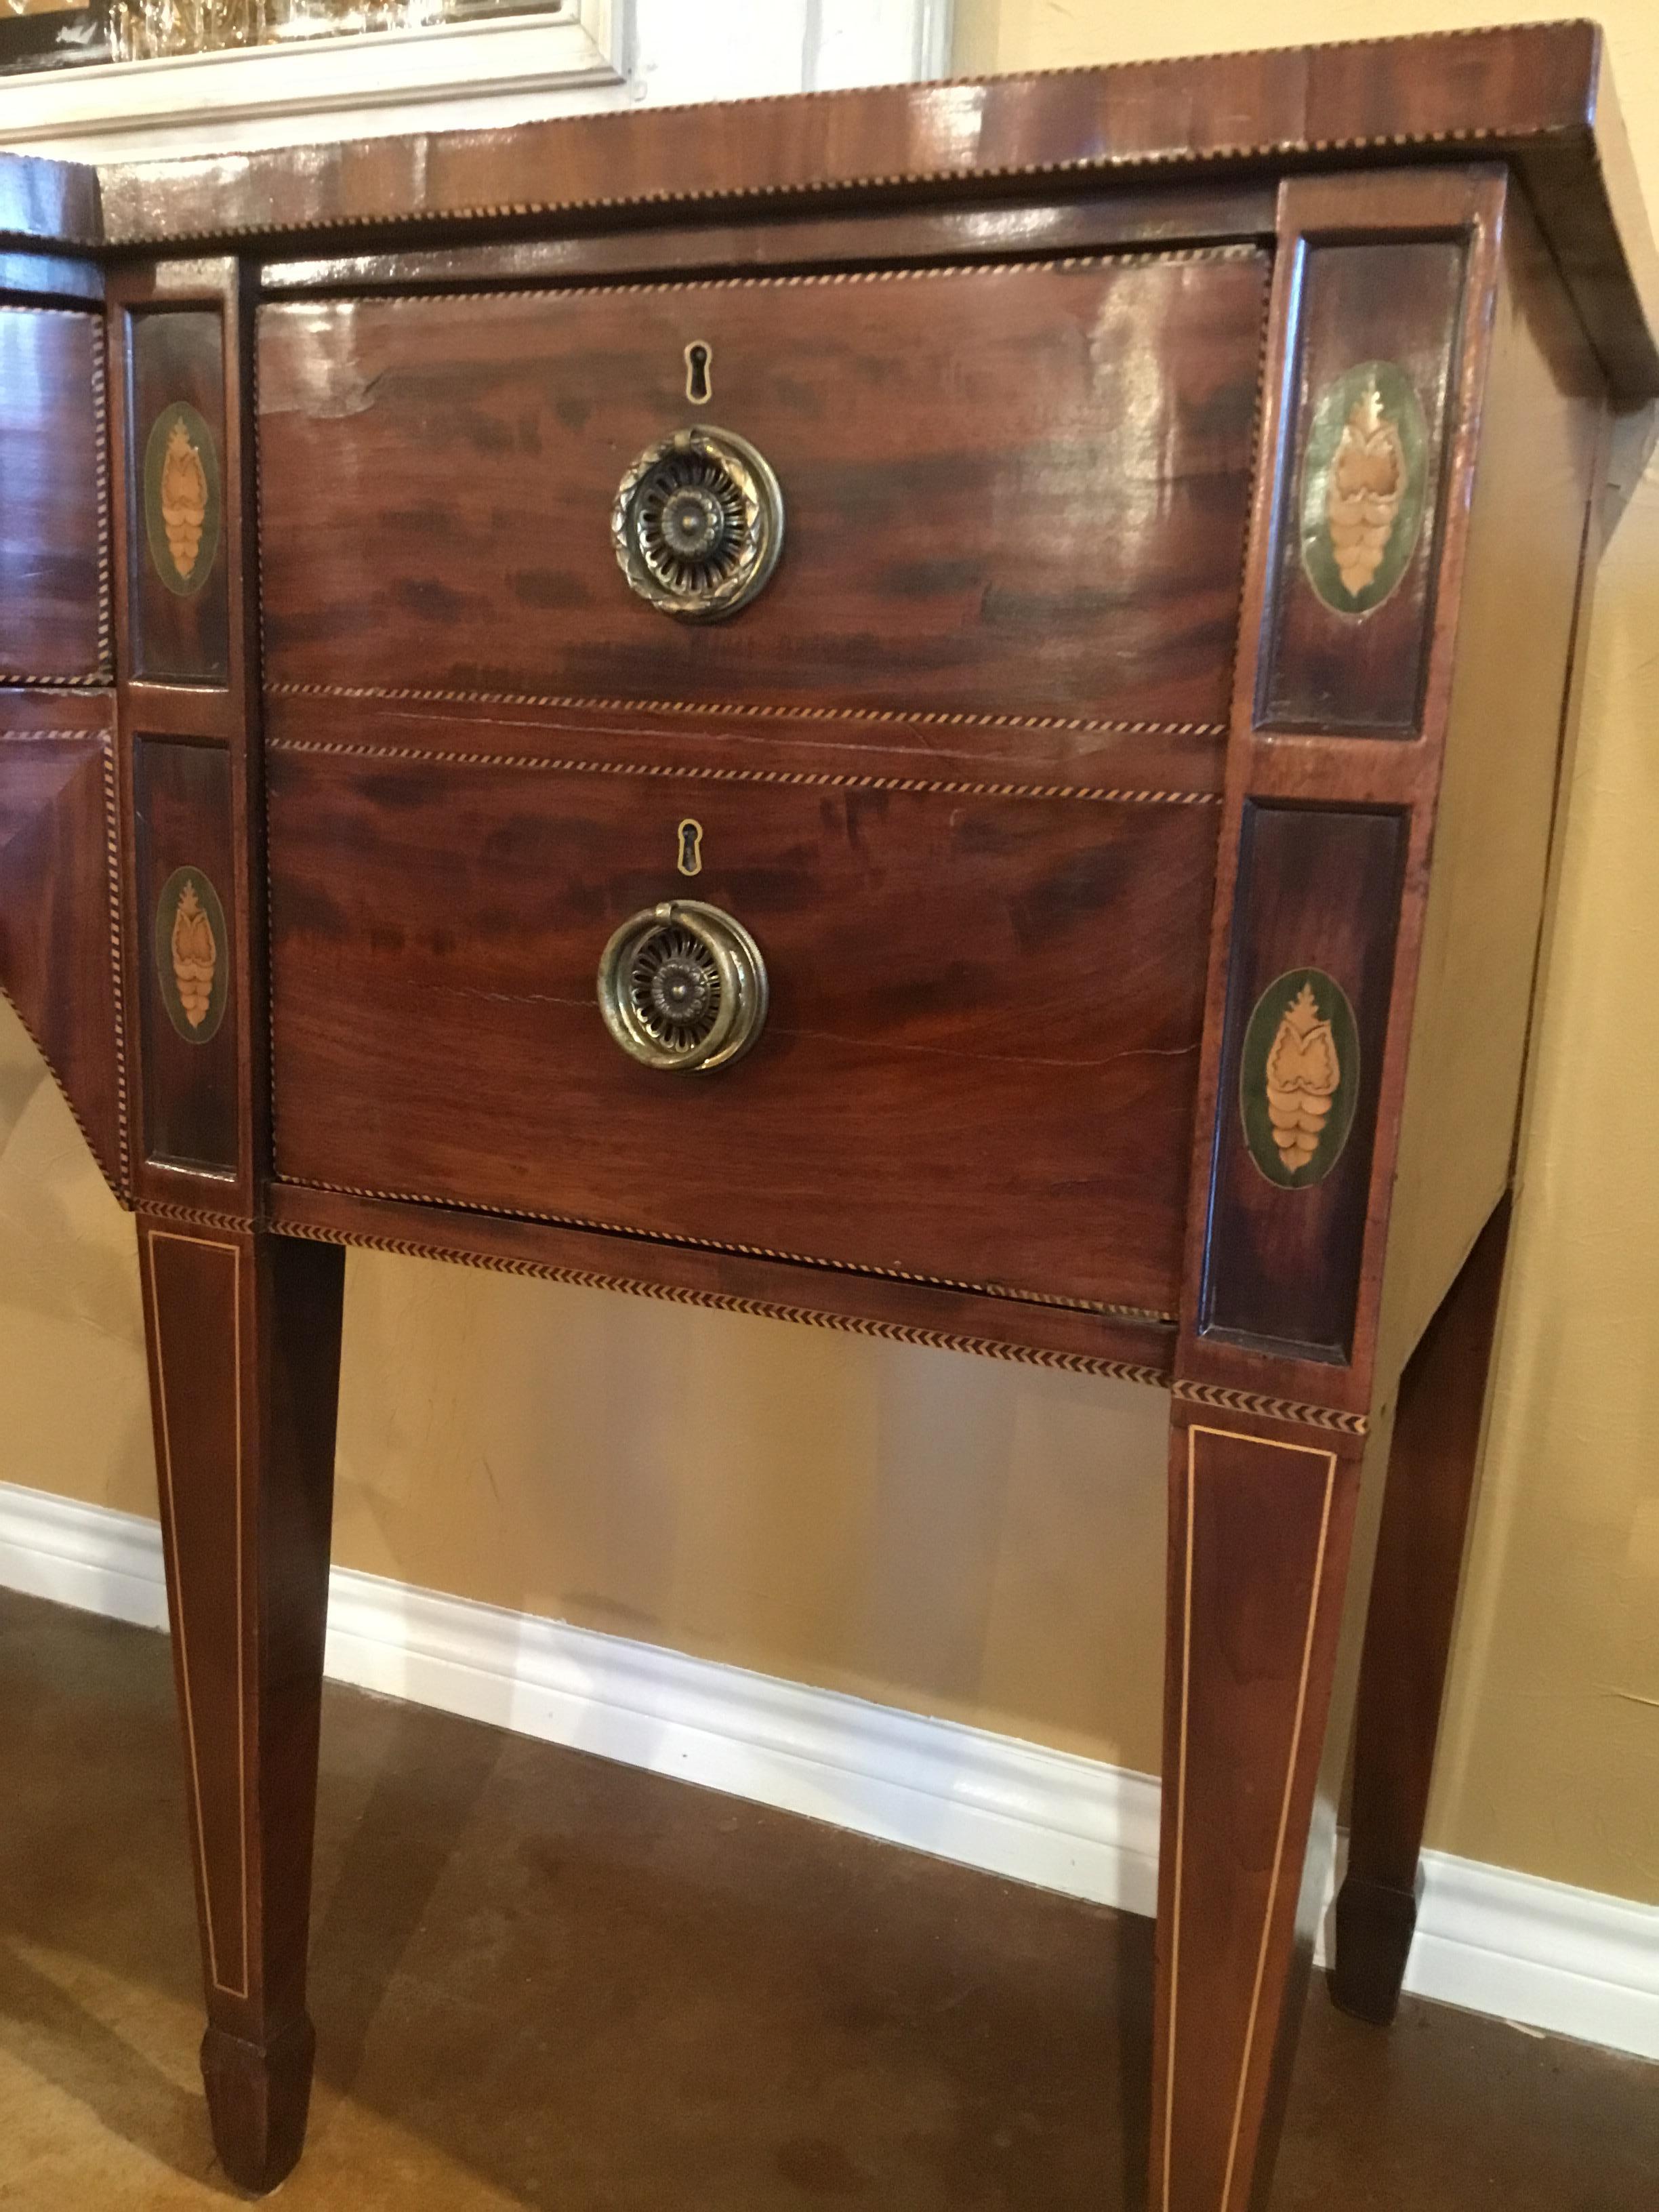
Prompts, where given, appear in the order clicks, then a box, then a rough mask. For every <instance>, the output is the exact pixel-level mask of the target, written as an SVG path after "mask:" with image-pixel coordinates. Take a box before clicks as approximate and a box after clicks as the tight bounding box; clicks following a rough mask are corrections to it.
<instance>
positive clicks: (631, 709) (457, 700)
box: [264, 681, 1228, 798]
mask: <svg viewBox="0 0 1659 2212" xmlns="http://www.w3.org/2000/svg"><path fill="white" fill-rule="evenodd" d="M264 692H265V696H266V698H267V699H373V700H384V701H385V702H386V703H387V704H388V705H392V706H396V705H398V704H400V703H401V704H404V705H408V706H454V707H531V708H537V707H540V708H556V709H561V710H566V711H569V712H572V713H577V714H582V713H586V714H696V715H702V716H704V717H706V718H708V717H712V718H714V719H716V720H719V719H723V718H726V717H728V716H729V717H730V718H731V719H732V720H733V721H739V720H740V721H751V722H752V721H794V722H870V723H873V724H878V725H881V726H897V727H900V728H917V729H994V730H1058V731H1061V732H1073V731H1078V732H1083V733H1085V735H1089V736H1097V737H1123V738H1225V736H1226V735H1227V730H1228V726H1227V724H1226V723H1225V722H1125V721H1096V720H1090V719H1089V718H1088V717H1087V716H1070V715H1064V714H966V713H957V712H954V711H952V710H951V709H950V708H924V709H921V710H920V711H917V710H913V709H910V708H902V707H779V706H775V705H774V704H772V703H771V702H761V701H757V702H731V701H724V700H719V701H707V700H702V699H601V698H589V697H585V696H582V695H580V693H574V692H558V691H546V692H540V691H463V690H436V689H422V688H418V687H416V686H415V685H403V684H291V683H283V682H282V681H276V682H273V683H269V684H266V685H265V687H264ZM1214 795H1215V796H1219V794H1218V793H1217V794H1214ZM1203 796H1205V797H1206V798H1208V797H1210V796H1212V794H1210V793H1204V794H1203Z"/></svg>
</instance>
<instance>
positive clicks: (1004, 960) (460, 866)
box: [267, 702, 1217, 1312]
mask: <svg viewBox="0 0 1659 2212" xmlns="http://www.w3.org/2000/svg"><path fill="white" fill-rule="evenodd" d="M298 720H299V718H298V717H297V716H296V717H294V718H291V725H290V726H293V724H294V723H295V722H297V721H298ZM301 726H303V729H304V731H305V732H306V734H305V735H304V736H296V737H295V738H292V739H288V738H280V739H277V740H276V741H274V742H272V743H271V744H270V748H269V757H268V763H267V779H268V792H269V798H270V823H271V829H270V861H271V877H272V907H271V934H272V963H273V994H274V1012H275V1024H274V1026H275V1039H274V1052H275V1063H274V1064H275V1074H276V1096H277V1102H278V1103H277V1111H276V1164H277V1170H278V1172H279V1174H280V1175H281V1176H283V1177H285V1178H288V1179H291V1180H295V1181H299V1182H317V1183H323V1184H331V1185H336V1186H342V1187H345V1188H362V1189H369V1190H379V1191H385V1192H389V1193H392V1194H403V1195H407V1196H411V1197H417V1198H430V1199H435V1200H442V1201H446V1202H448V1203H452V1204H457V1205H471V1206H490V1207H499V1208H502V1209H506V1210H508V1211H512V1212H529V1213H540V1214H548V1215H552V1216H556V1217H561V1218H568V1219H573V1220H580V1221H586V1222H591V1223H595V1224H598V1225H608V1226H611V1227H616V1228H619V1229H624V1230H627V1231H632V1232H635V1233H638V1234H642V1235H647V1236H652V1235H655V1236H662V1237H681V1238H686V1239H695V1240H700V1241H704V1242H708V1243H716V1244H721V1245H727V1246H739V1247H750V1248H754V1249H757V1250H761V1251H765V1252H770V1253H774V1254H778V1255H796V1256H800V1257H804V1258H806V1259H810V1260H816V1261H823V1262H825V1263H829V1264H834V1265H840V1266H850V1267H867V1268H872V1269H881V1270H893V1271H897V1272H901V1273H908V1274H913V1275H916V1276H919V1277H925V1278H927V1279H938V1280H945V1281H951V1282H958V1283H963V1284H969V1285H986V1286H990V1287H996V1288H1003V1289H1006V1290H1008V1291H1012V1292H1015V1293H1028V1294H1036V1295H1042V1296H1055V1297H1066V1298H1071V1299H1075V1300H1078V1301H1080V1302H1084V1303H1089V1304H1093V1303H1103V1304H1126V1305H1129V1306H1133V1307H1135V1308H1137V1309H1147V1310H1154V1311H1158V1312H1169V1311H1171V1310H1173V1307H1174V1304H1175V1300H1176V1289H1177V1279H1178V1272H1179V1260H1180V1244H1181V1233H1182V1215H1183V1195H1184V1185H1185V1166H1186V1161H1187V1158H1188V1146H1189V1144H1190V1137H1191V1127H1192V1112H1193V1095H1194V1084H1195V1080H1196V1071H1197V1060H1198V1042H1199V1034H1200V1023H1201V1018H1202V1006H1203V990H1204V970H1205V946H1206V931H1207V926H1208V920H1209V912H1210V904H1211V896H1212V873H1213V866H1214V846H1215V835H1216V816H1217V810H1216V809H1215V808H1213V807H1212V806H1209V805H1172V804H1167V803H1166V804H1148V805H1133V804H1105V803H1097V802H1094V801H1087V800H1077V799H1002V798H997V797H993V796H988V795H981V796H977V797H965V796H964V797H950V796H946V795H944V794H942V793H927V792H918V791H904V790H900V789H894V790H851V791H849V790H845V789H839V788H836V787H834V786H833V784H832V782H831V781H830V779H829V778H824V779H817V778H814V777H802V778H800V779H799V783H797V782H795V781H793V780H791V781H777V782H773V781H768V780H767V777H766V775H765V773H764V771H763V770H757V771H756V772H754V773H753V774H752V775H745V776H739V777H733V778H732V779H731V780H730V781H725V780H722V781H676V780H675V779H674V778H673V777H672V776H658V777H654V778H653V777H643V776H641V775H637V774H633V775H629V774H626V773H624V774H610V773H606V772H605V769H604V767H603V764H602V759H601V760H600V761H599V762H596V763H595V766H594V769H593V772H592V773H575V772H572V771H571V770H570V769H568V768H566V767H560V766H557V765H555V764H552V763H550V764H548V765H545V766H541V767H538V766H537V765H535V764H534V763H530V762H525V763H522V764H520V765H518V766H509V765H506V764H504V763H503V761H502V760H501V758H500V757H497V758H496V759H495V760H494V761H492V760H491V759H490V758H489V757H488V756H489V753H493V752H495V749H496V748H497V747H499V746H500V745H501V744H502V742H503V740H504V738H505V737H506V734H507V733H506V732H502V731H501V728H500V726H493V727H491V728H490V729H489V731H488V732H472V733H471V744H472V746H473V747H474V748H475V749H476V750H477V753H478V754H479V755H480V756H483V757H479V758H476V759H475V760H473V761H472V762H471V763H467V762H463V761H459V760H456V759H453V758H445V757H442V756H441V754H436V753H435V754H434V755H433V756H432V757H421V755H420V750H419V747H418V743H417V740H418V737H419V732H418V731H417V730H415V729H410V731H408V732H406V733H405V743H406V744H407V747H408V754H407V757H398V753H397V751H396V750H395V747H394V746H392V745H388V746H387V748H386V750H384V752H377V750H375V749H374V747H373V746H370V745H365V746H362V748H361V749H359V748H358V747H357V746H356V745H355V744H354V741H353V737H352V723H351V720H350V717H349V710H348V709H341V708H334V709H331V710H324V711H322V712H321V713H319V711H318V710H317V708H315V706H314V703H312V702H308V704H307V712H306V714H305V715H304V718H303V723H302V725H301ZM512 735H513V737H514V738H517V739H518V740H519V741H520V743H521V744H523V743H524V741H525V738H526V733H525V732H523V731H522V730H517V731H514V732H513V733H512ZM450 741H451V742H452V743H454V742H457V741H458V740H457V736H456V733H455V732H453V731H452V732H451V733H450ZM460 741H463V742H464V741H465V732H463V733H461V739H460ZM307 745H314V746H316V747H317V748H318V749H317V750H307ZM336 745H338V746H340V747H341V748H343V750H334V747H335V746H336ZM688 815H692V816H695V817H696V821H697V823H698V824H699V826H700V829H701V831H702V836H701V840H700V848H699V850H700V857H701V860H702V869H701V872H699V874H698V875H697V876H696V878H695V881H688V880H687V879H686V878H684V876H682V875H681V874H680V873H679V872H678V866H677V862H678V859H679V857H680V856H681V854H682V852H683V837H682V834H681V829H680V825H681V823H682V822H683V821H684V819H685V818H686V817H687V816H688ZM684 896H695V897H696V898H697V899H699V900H702V901H706V902H709V903H712V904H714V905H715V906H718V907H720V908H724V909H726V911H728V912H729V913H730V914H732V915H734V916H735V917H736V918H737V920H738V921H740V922H741V923H743V924H744V927H746V928H747V929H749V930H750V932H752V933H753V935H754V937H755V939H757V942H758V944H759V946H760V948H761V951H762V953H763V957H764V958H765V961H766V963H767V965H768V968H769V974H770V982H771V1005H770V1012H769V1018H768V1020H767V1024H766V1027H765V1030H764V1032H763V1035H762V1036H761V1037H760V1040H759V1042H758V1043H757V1044H756V1045H755V1046H754V1048H753V1049H752V1050H751V1051H750V1053H749V1054H748V1055H747V1057H746V1058H744V1059H743V1060H740V1061H739V1062H738V1063H737V1064H736V1065H735V1066H731V1067H729V1068H726V1069H724V1070H722V1071H720V1073H715V1074H710V1075H701V1074H686V1073H658V1072H655V1071H653V1070H651V1069H648V1068H645V1067H641V1066H638V1065H636V1064H635V1062H634V1061H633V1060H629V1058H628V1057H626V1056H625V1054H624V1053H623V1051H622V1050H621V1049H620V1048H619V1047H618V1045H617V1043H616V1042H613V1041H612V1039H611V1036H610V1035H609V1034H607V1031H606V1030H605V1024H604V1022H603V1021H602V1019H601V1017H600V1013H599V1005H598V1001H597V994H596V976H597V970H598V964H599V957H600V954H601V951H603V949H604V947H605V943H606V940H607V939H609V937H610V936H611V933H612V931H613V930H615V929H616V928H617V927H618V925H619V924H621V923H622V922H623V921H625V920H626V919H627V918H628V917H629V915H632V914H634V913H635V911H636V910H638V909H641V908H648V907H651V906H653V905H654V904H656V903H657V902H659V901H662V900H666V899H670V898H674V897H684Z"/></svg>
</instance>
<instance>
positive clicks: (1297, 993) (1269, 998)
mask: <svg viewBox="0 0 1659 2212" xmlns="http://www.w3.org/2000/svg"><path fill="white" fill-rule="evenodd" d="M1358 1089H1359V1038H1358V1030H1357V1029H1356V1027H1355V1024H1354V1018H1353V1009H1352V1006H1350V1005H1349V1003H1348V999H1347V994H1346V992H1344V991H1343V989H1342V987H1341V986H1340V984H1338V983H1336V982H1334V981H1333V980H1332V978H1331V977H1330V976H1328V975H1326V974H1324V973H1323V971H1322V969H1317V968H1299V969H1292V970H1291V973H1289V974H1288V975H1280V976H1279V977H1278V978H1277V980H1276V981H1273V982H1272V983H1270V984H1269V985H1268V986H1267V989H1266V990H1265V991H1264V992H1263V993H1262V994H1261V998H1260V999H1259V1000H1257V1002H1256V1007H1255V1012H1254V1013H1253V1014H1252V1015H1251V1016H1250V1021H1249V1028H1248V1029H1247V1030H1245V1033H1244V1050H1243V1056H1242V1060H1241V1066H1240V1070H1239V1105H1240V1110H1241V1112H1242V1115H1243V1123H1244V1140H1245V1142H1246V1144H1247V1145H1248V1146H1249V1150H1250V1157H1251V1158H1252V1159H1253V1160H1254V1161H1255V1164H1256V1165H1257V1167H1258V1168H1260V1169H1261V1172H1262V1174H1263V1175H1265V1176H1267V1180H1268V1181H1269V1182H1275V1183H1279V1184H1280V1185H1282V1186H1283V1187H1285V1188H1304V1187H1305V1186H1307V1185H1309V1184H1310V1183H1316V1182H1323V1180H1324V1178H1325V1177H1326V1176H1328V1174H1329V1173H1330V1171H1331V1170H1332V1169H1333V1168H1334V1166H1335V1165H1336V1163H1337V1161H1338V1159H1339V1158H1340V1157H1341V1153H1342V1148H1343V1146H1345V1145H1346V1142H1347V1140H1348V1131H1349V1129H1350V1128H1351V1127H1352V1123H1353V1113H1354V1105H1355V1103H1356V1100H1357V1099H1358Z"/></svg>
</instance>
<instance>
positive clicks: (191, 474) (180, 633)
mask: <svg viewBox="0 0 1659 2212" xmlns="http://www.w3.org/2000/svg"><path fill="white" fill-rule="evenodd" d="M128 328H129V331H130V333H131V339H130V343H131V366H130V372H129V379H130V402H129V431H128V440H127V447H128V457H127V467H128V477H129V481H128V485H127V501H128V514H129V522H128V532H127V540H128V546H129V553H130V558H131V564H132V604H133V611H134V615H135V617H136V619H135V623H134V636H133V641H132V665H133V672H134V674H135V675H137V676H148V677H159V678H168V679H171V680H173V681H175V682H184V683H195V684H214V685H222V684H226V683H228V680H229V671H230V599H229V553H228V544H227V538H226V519H227V518H226V487H225V482H224V461H225V427H224V417H225V403H224V330H223V325H222V322H221V319H220V317H219V314H218V312H217V310H216V309H215V308H212V307H188V308H185V307H167V308H161V307H153V308H146V309H144V310H143V311H142V312H140V313H135V314H134V315H132V316H131V319H130V321H129V325H128Z"/></svg>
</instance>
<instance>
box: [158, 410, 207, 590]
mask: <svg viewBox="0 0 1659 2212" xmlns="http://www.w3.org/2000/svg"><path fill="white" fill-rule="evenodd" d="M221 520H222V500H221V497H220V491H219V453H218V449H217V447H216V446H215V444H214V441H213V433H212V431H211V430H210V429H209V428H208V426H207V424H206V423H205V422H204V421H203V420H202V417H201V416H199V415H198V414H197V411H196V410H195V409H194V408H193V407H191V406H187V405H186V404H185V402H184V401H183V400H182V399H175V400H174V401H173V404H172V405H171V406H170V407H164V408H163V409H162V410H161V413H160V414H159V415H158V416H156V418H155V423H154V424H153V426H152V427H151V429H150V434H149V443H148V445H146V447H144V534H145V536H146V537H147V538H149V557H150V559H151V560H152V561H153V562H155V573H156V574H157V575H158V576H160V578H161V581H162V582H163V583H164V584H165V585H166V586H167V589H168V591H170V592H175V593H176V594H177V595H178V597H179V599H194V598H195V596H196V594H197V592H199V591H200V590H201V588H202V586H203V585H204V584H205V583H206V581H207V580H208V576H209V574H210V571H211V569H212V567H213V563H214V562H215V560H216V557H217V556H218V551H219V529H220V523H221Z"/></svg>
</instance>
